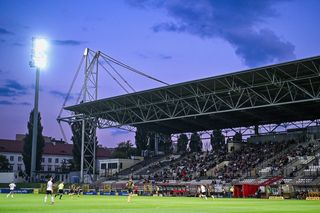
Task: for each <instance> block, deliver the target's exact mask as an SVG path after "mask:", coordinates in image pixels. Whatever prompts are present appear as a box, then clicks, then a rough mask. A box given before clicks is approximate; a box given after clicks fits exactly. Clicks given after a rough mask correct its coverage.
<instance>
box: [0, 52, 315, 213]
mask: <svg viewBox="0 0 320 213" xmlns="http://www.w3.org/2000/svg"><path fill="white" fill-rule="evenodd" d="M85 53H88V54H85V55H84V57H88V56H89V55H90V53H91V55H92V56H93V57H91V58H89V59H88V60H97V61H98V60H100V59H99V56H97V55H103V53H101V52H94V51H92V50H86V51H85ZM112 60H115V59H112ZM111 62H114V61H110V63H111ZM94 63H96V64H98V62H90V64H94ZM319 68H320V57H313V58H306V59H301V60H296V61H290V62H286V63H282V64H275V65H271V66H267V67H261V68H255V69H251V70H245V71H240V72H235V73H230V74H226V75H222V76H215V77H211V78H206V79H199V80H195V81H191V82H185V83H180V84H176V85H167V86H163V87H159V88H156V89H151V90H146V91H141V92H133V93H129V94H127V95H121V96H116V97H111V98H106V99H99V100H90V101H80V102H79V104H76V105H71V106H65V107H64V110H67V111H71V112H72V113H71V114H70V115H69V116H66V117H59V118H58V121H62V122H67V123H68V124H70V126H71V129H72V132H73V134H74V136H78V135H79V139H78V142H79V144H81V153H80V154H81V155H80V171H79V172H77V171H74V169H73V171H71V170H70V169H68V167H71V165H69V164H70V163H69V161H68V163H67V162H64V163H65V165H64V166H65V168H63V167H62V166H60V167H58V166H56V168H57V169H55V170H45V169H44V168H42V169H43V170H41V169H40V170H39V171H36V172H35V173H34V176H33V177H31V178H34V179H31V180H29V182H30V181H31V183H26V182H25V181H21V179H22V177H20V179H19V177H17V178H16V179H14V178H12V176H10V175H15V174H14V173H10V172H8V173H1V176H2V179H3V178H5V175H6V178H7V180H10V181H11V182H12V183H10V181H9V183H10V185H9V187H8V184H2V187H3V188H2V189H1V193H2V194H3V197H5V196H6V197H7V199H1V201H0V202H1V205H0V209H1V211H2V212H22V211H25V208H26V207H28V211H32V212H34V211H38V208H39V206H43V205H45V204H47V203H48V205H49V203H50V204H54V207H52V208H47V209H43V208H41V211H44V212H46V211H48V212H50V211H59V212H60V211H62V212H63V211H65V212H96V211H99V210H110V211H113V212H116V211H119V212H123V211H128V212H138V211H144V212H151V211H154V209H155V208H156V209H157V211H159V212H164V211H173V210H174V211H177V212H194V211H203V212H209V211H210V212H221V211H223V212H240V211H243V212H275V211H278V212H316V211H318V210H319V206H320V202H319V199H320V192H319V190H320V185H319V183H320V158H319V157H320V127H319V126H318V124H319V122H318V118H319V116H320V110H319V109H320V108H319V100H320V98H319V91H320V78H319V76H320V69H319ZM85 69H86V70H87V72H89V74H87V75H88V76H89V75H91V74H92V70H94V69H91V68H90V66H89V67H86V68H85ZM90 72H91V73H90ZM88 79H89V78H88ZM96 88H97V87H96ZM85 91H88V90H85ZM88 96H89V95H88ZM309 112H312V113H309ZM318 113H319V114H318ZM109 127H118V128H123V129H126V130H128V131H135V134H136V145H137V147H138V146H140V147H144V148H141V150H140V151H141V152H140V153H137V152H133V153H131V155H130V159H126V158H112V156H110V155H108V151H107V150H104V149H103V148H101V147H97V146H94V144H96V140H97V137H96V129H98V128H100V129H106V128H109ZM230 132H231V134H230ZM20 137H23V136H20ZM206 137H208V138H206ZM17 139H18V137H17ZM175 140H176V141H175ZM204 140H208V141H209V143H210V144H211V149H210V150H204V148H203V142H201V141H204ZM137 141H139V143H140V144H139V143H138V142H137ZM2 142H3V144H5V143H4V142H5V141H2ZM75 142H76V141H74V143H75ZM14 143H16V145H14ZM23 143H26V142H25V141H24V140H22V141H18V140H17V141H11V142H10V141H7V146H5V147H2V152H3V153H5V152H7V154H9V155H10V153H9V152H10V149H11V152H13V151H14V149H19V148H18V146H21V144H22V145H23ZM128 143H129V142H127V145H128ZM8 144H9V145H13V146H14V148H13V147H10V146H9V145H8ZM138 144H139V145H138ZM50 145H51V146H53V147H50ZM124 145H126V144H124ZM59 146H60V148H59ZM74 146H75V145H73V147H72V145H71V144H65V143H64V142H63V141H52V139H51V141H50V140H49V141H47V142H45V147H44V150H45V152H44V154H46V155H47V156H48V157H45V158H43V160H42V162H43V163H44V162H46V161H47V162H51V161H52V160H53V159H54V160H55V161H56V163H57V162H59V161H60V159H59V158H58V156H61V155H62V156H63V155H65V156H67V154H68V149H69V151H70V150H72V149H73V150H74ZM79 148H80V147H79ZM124 148H125V150H126V152H128V150H129V149H132V147H131V146H127V147H126V146H124ZM58 149H60V152H59V151H57V150H58ZM50 150H51V151H50ZM52 150H56V152H55V153H52ZM109 151H110V150H109ZM116 151H117V150H114V152H116ZM104 154H105V155H104ZM139 154H140V155H139ZM44 156H45V155H43V157H44ZM50 156H51V157H50ZM53 156H56V158H54V157H53ZM99 156H100V158H99ZM18 157H19V156H18ZM101 157H102V158H101ZM64 159H65V158H64ZM64 159H62V160H61V161H63V160H64ZM18 176H19V174H18ZM13 177H14V176H13ZM10 178H11V179H10ZM4 194H5V195H4ZM10 198H11V199H10ZM43 199H44V201H45V202H44V203H43V202H40V203H39V200H43ZM13 203H14V205H13ZM39 211H40V210H39Z"/></svg>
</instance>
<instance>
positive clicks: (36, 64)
mask: <svg viewBox="0 0 320 213" xmlns="http://www.w3.org/2000/svg"><path fill="white" fill-rule="evenodd" d="M48 47H49V44H48V42H47V40H46V39H44V38H32V54H31V61H30V67H32V68H36V88H35V96H34V110H33V129H32V151H31V170H30V172H31V180H32V181H34V179H35V172H36V159H37V139H38V137H37V136H38V102H39V75H40V70H41V69H44V68H45V67H46V66H47V50H48Z"/></svg>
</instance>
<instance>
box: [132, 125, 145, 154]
mask: <svg viewBox="0 0 320 213" xmlns="http://www.w3.org/2000/svg"><path fill="white" fill-rule="evenodd" d="M147 134H148V132H147V131H146V130H145V129H144V128H142V127H137V131H136V136H135V144H136V147H137V152H138V153H139V154H141V151H143V150H146V149H147V144H148V135H147Z"/></svg>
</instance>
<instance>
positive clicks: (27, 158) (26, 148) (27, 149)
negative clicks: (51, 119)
mask: <svg viewBox="0 0 320 213" xmlns="http://www.w3.org/2000/svg"><path fill="white" fill-rule="evenodd" d="M33 114H34V112H33V110H32V111H31V113H30V116H29V121H28V133H27V134H26V137H25V138H24V145H23V152H22V157H23V163H24V165H25V168H26V174H27V175H30V170H31V153H32V134H33V133H32V130H33ZM42 130H43V127H42V125H41V115H40V112H39V113H38V135H37V150H36V153H37V156H36V171H39V170H40V169H41V159H42V152H43V147H44V138H43V135H42Z"/></svg>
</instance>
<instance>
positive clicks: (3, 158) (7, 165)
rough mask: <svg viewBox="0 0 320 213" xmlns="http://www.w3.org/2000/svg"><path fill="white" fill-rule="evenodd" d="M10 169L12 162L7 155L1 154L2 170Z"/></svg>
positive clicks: (0, 165) (0, 166) (0, 164)
mask: <svg viewBox="0 0 320 213" xmlns="http://www.w3.org/2000/svg"><path fill="white" fill-rule="evenodd" d="M9 169H10V163H9V161H8V159H7V158H6V156H4V155H0V171H8V170H9Z"/></svg>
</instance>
